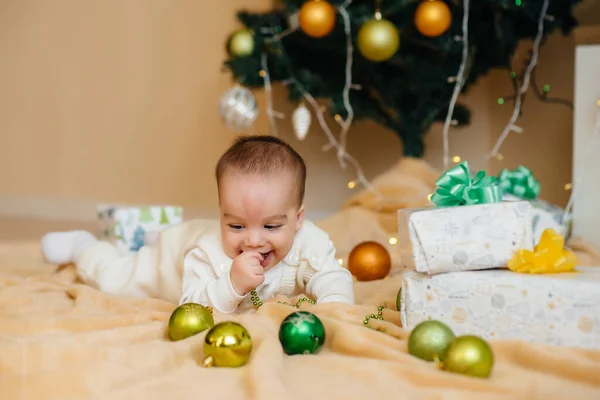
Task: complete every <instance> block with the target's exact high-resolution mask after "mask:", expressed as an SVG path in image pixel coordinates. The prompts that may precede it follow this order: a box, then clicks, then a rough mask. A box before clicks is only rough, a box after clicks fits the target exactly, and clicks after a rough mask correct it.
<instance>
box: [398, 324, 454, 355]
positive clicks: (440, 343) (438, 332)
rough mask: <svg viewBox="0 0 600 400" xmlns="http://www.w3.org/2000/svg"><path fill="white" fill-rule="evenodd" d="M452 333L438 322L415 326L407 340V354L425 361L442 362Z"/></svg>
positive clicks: (452, 337) (450, 341) (451, 338)
mask: <svg viewBox="0 0 600 400" xmlns="http://www.w3.org/2000/svg"><path fill="white" fill-rule="evenodd" d="M455 337H456V336H455V335H454V332H452V329H450V328H449V327H448V325H446V324H444V323H443V322H440V321H424V322H421V323H420V324H419V325H417V326H416V327H415V328H414V329H413V330H412V332H411V333H410V336H409V338H408V352H409V353H410V354H412V355H413V356H415V357H417V358H420V359H422V360H425V361H434V360H435V361H444V359H445V357H446V351H447V349H448V346H450V343H452V341H453V340H454V339H455Z"/></svg>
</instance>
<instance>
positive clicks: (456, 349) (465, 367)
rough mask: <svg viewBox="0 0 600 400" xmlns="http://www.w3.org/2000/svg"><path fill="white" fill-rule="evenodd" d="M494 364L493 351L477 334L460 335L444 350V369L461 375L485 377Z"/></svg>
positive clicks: (488, 374) (490, 371)
mask: <svg viewBox="0 0 600 400" xmlns="http://www.w3.org/2000/svg"><path fill="white" fill-rule="evenodd" d="M493 366H494V353H493V352H492V349H491V347H490V346H489V344H487V342H486V341H485V340H483V339H481V338H480V337H477V336H471V335H466V336H460V337H458V338H456V339H455V340H454V341H453V342H452V343H450V346H448V349H447V351H446V358H445V359H444V369H445V370H446V371H450V372H455V373H459V374H463V375H469V376H474V377H479V378H487V377H489V376H490V374H491V373H492V368H493Z"/></svg>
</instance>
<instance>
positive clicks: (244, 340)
mask: <svg viewBox="0 0 600 400" xmlns="http://www.w3.org/2000/svg"><path fill="white" fill-rule="evenodd" d="M203 349H204V361H203V363H202V364H203V365H204V366H205V367H228V368H237V367H241V366H243V365H245V364H246V363H247V362H248V360H249V359H250V353H252V338H251V337H250V333H248V331H247V330H246V328H244V327H243V326H242V325H240V324H238V323H237V322H233V321H226V322H221V323H219V324H217V325H215V326H213V327H212V328H211V329H210V331H208V332H207V333H206V336H205V337H204V346H203Z"/></svg>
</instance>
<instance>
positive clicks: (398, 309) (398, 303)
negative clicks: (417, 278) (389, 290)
mask: <svg viewBox="0 0 600 400" xmlns="http://www.w3.org/2000/svg"><path fill="white" fill-rule="evenodd" d="M400 306H402V287H400V290H398V294H397V295H396V310H397V311H400Z"/></svg>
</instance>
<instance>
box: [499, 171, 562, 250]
mask: <svg viewBox="0 0 600 400" xmlns="http://www.w3.org/2000/svg"><path fill="white" fill-rule="evenodd" d="M497 179H498V183H499V184H500V186H501V187H502V191H503V193H504V194H503V196H502V199H503V200H505V201H523V200H526V201H530V203H531V206H532V207H533V219H532V227H533V241H534V244H537V243H538V242H539V241H540V238H541V236H542V232H544V231H545V230H546V229H553V230H554V231H556V232H559V233H561V234H562V235H563V236H564V238H565V239H568V238H569V234H570V229H571V218H572V217H571V214H570V213H569V214H568V215H566V216H565V210H564V209H563V208H561V207H559V206H557V205H554V204H550V203H548V202H546V201H544V200H541V199H540V197H539V195H540V191H541V184H540V182H539V181H538V180H537V179H536V178H535V176H534V175H533V172H531V170H530V169H529V168H527V167H526V166H524V165H520V166H518V167H517V168H515V169H513V170H508V169H506V168H504V169H503V170H502V171H500V174H499V175H498V177H497ZM563 219H564V220H565V223H564V224H563ZM563 226H566V228H567V229H565V231H564V232H563Z"/></svg>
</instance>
